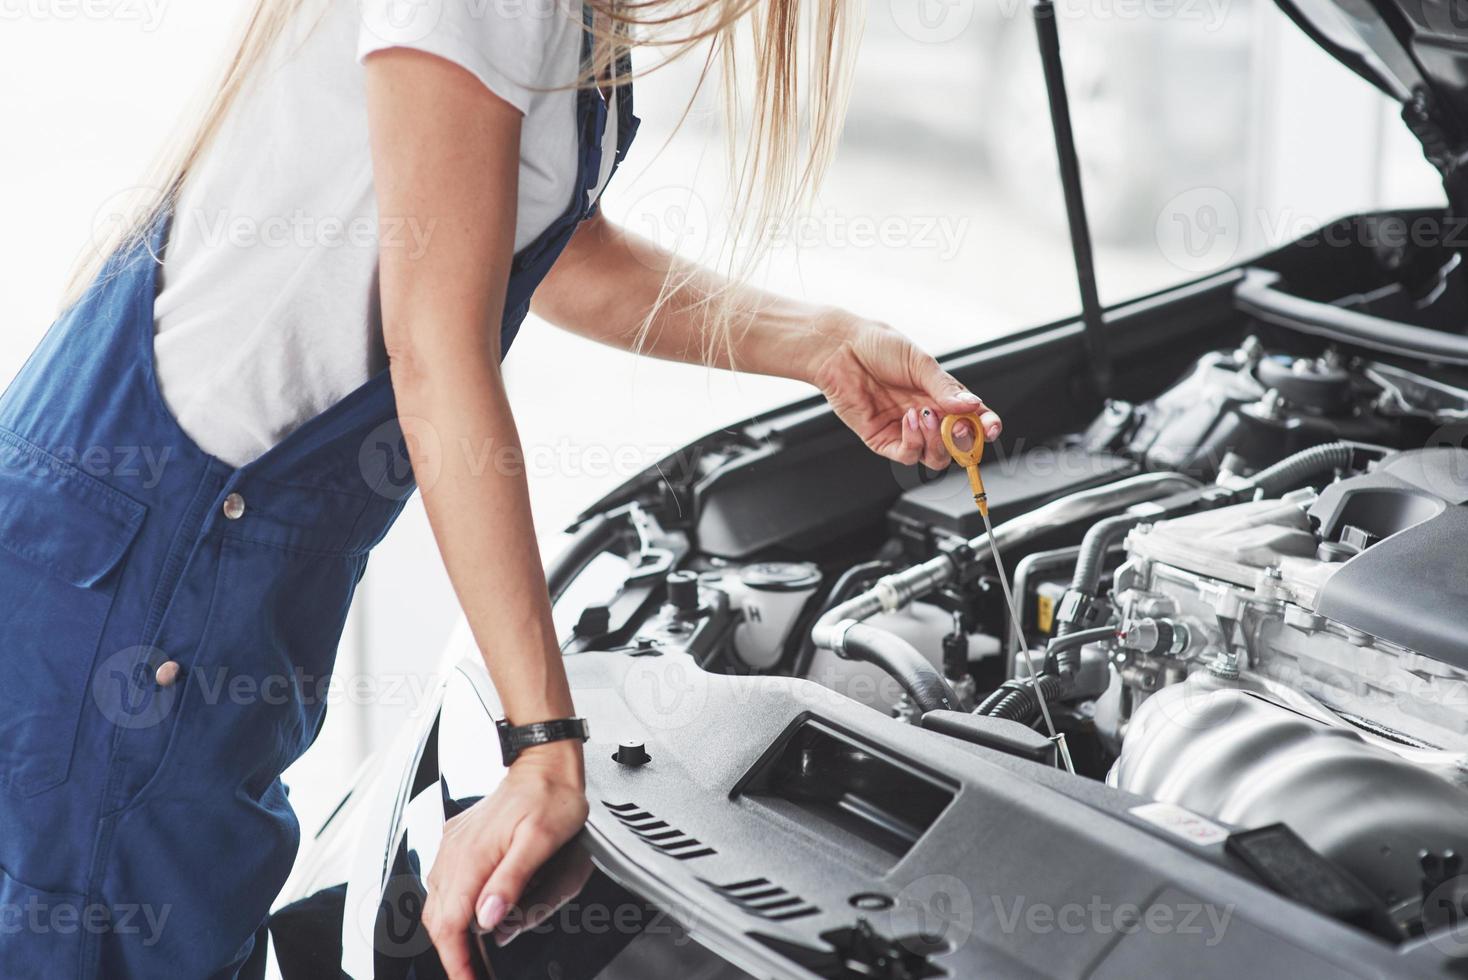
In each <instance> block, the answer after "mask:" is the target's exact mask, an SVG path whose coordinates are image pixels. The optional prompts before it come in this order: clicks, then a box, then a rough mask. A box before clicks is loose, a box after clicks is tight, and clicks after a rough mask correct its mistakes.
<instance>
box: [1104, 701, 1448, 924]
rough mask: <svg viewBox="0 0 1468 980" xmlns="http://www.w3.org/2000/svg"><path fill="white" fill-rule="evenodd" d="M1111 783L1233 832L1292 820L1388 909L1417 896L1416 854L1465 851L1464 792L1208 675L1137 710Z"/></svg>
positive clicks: (1344, 732) (1344, 731)
mask: <svg viewBox="0 0 1468 980" xmlns="http://www.w3.org/2000/svg"><path fill="white" fill-rule="evenodd" d="M1107 781H1108V782H1109V783H1110V784H1111V785H1113V786H1116V787H1118V788H1120V789H1124V790H1127V791H1128V792H1132V793H1138V794H1141V795H1143V796H1150V797H1152V798H1154V799H1157V800H1161V801H1164V802H1168V803H1176V804H1178V805H1179V806H1183V807H1186V808H1187V809H1189V810H1193V811H1195V812H1198V813H1204V814H1208V815H1209V816H1212V817H1215V818H1217V819H1219V820H1222V821H1224V822H1225V823H1229V824H1233V825H1235V826H1239V827H1245V828H1253V827H1261V826H1265V825H1268V824H1272V823H1277V822H1282V823H1285V824H1288V825H1289V826H1290V828H1291V829H1293V830H1294V831H1295V833H1297V834H1299V835H1300V837H1302V838H1303V839H1304V840H1305V841H1306V842H1307V843H1309V844H1310V845H1311V846H1312V847H1313V848H1315V850H1317V851H1319V852H1320V853H1321V854H1324V855H1325V856H1326V857H1329V858H1332V859H1333V860H1335V861H1336V862H1337V863H1338V864H1339V865H1340V866H1341V867H1343V868H1345V869H1346V870H1348V871H1350V872H1352V873H1353V874H1355V875H1356V876H1357V877H1358V878H1360V879H1361V881H1362V882H1363V883H1364V884H1366V885H1367V887H1369V888H1371V889H1372V890H1373V891H1374V892H1375V893H1376V894H1377V895H1378V896H1379V897H1380V898H1381V899H1382V900H1383V901H1384V902H1385V903H1387V904H1388V905H1397V904H1399V903H1404V902H1411V901H1414V900H1416V899H1419V898H1420V897H1421V877H1422V874H1421V871H1420V869H1419V867H1418V863H1417V855H1418V854H1419V853H1421V852H1422V851H1424V850H1425V851H1430V852H1433V853H1437V854H1441V853H1443V851H1444V850H1449V849H1450V850H1454V851H1456V852H1457V853H1460V854H1461V853H1463V852H1464V850H1465V849H1468V821H1465V820H1464V819H1463V814H1464V813H1465V812H1468V792H1465V791H1464V790H1463V789H1461V788H1459V787H1458V786H1455V785H1453V784H1451V783H1449V782H1448V781H1447V780H1445V779H1442V778H1440V777H1439V776H1437V775H1434V774H1433V773H1431V772H1429V771H1428V770H1426V769H1423V768H1420V767H1418V766H1416V765H1414V764H1412V763H1411V762H1408V761H1406V760H1404V759H1403V758H1401V757H1400V756H1398V755H1397V754H1395V753H1394V752H1391V751H1389V750H1387V749H1385V748H1381V747H1379V746H1377V745H1372V744H1369V743H1368V742H1367V741H1366V740H1364V739H1363V738H1362V737H1361V736H1360V735H1358V734H1357V733H1356V732H1354V731H1352V730H1351V729H1349V728H1346V727H1343V726H1335V725H1328V724H1325V723H1323V722H1322V721H1320V720H1318V719H1316V718H1311V717H1308V716H1306V715H1304V714H1301V713H1299V712H1296V711H1293V710H1291V709H1290V708H1288V707H1285V706H1284V705H1282V704H1280V703H1278V702H1276V701H1273V700H1271V699H1269V698H1268V697H1267V696H1264V695H1261V694H1259V693H1257V692H1254V691H1249V690H1243V689H1240V688H1237V687H1230V686H1218V683H1217V682H1213V681H1212V680H1211V679H1210V678H1209V677H1208V675H1207V674H1200V675H1195V677H1194V678H1193V679H1192V680H1190V681H1188V682H1187V683H1184V684H1177V685H1174V686H1172V687H1168V688H1166V689H1164V690H1162V691H1160V692H1158V693H1157V694H1154V695H1153V696H1152V697H1150V698H1148V699H1147V701H1145V702H1144V703H1143V704H1142V706H1141V707H1140V708H1138V709H1137V712H1136V714H1135V715H1134V717H1133V720H1132V724H1131V727H1130V728H1129V729H1128V731H1127V737H1126V742H1125V744H1124V746H1123V748H1122V753H1121V756H1120V758H1119V759H1118V760H1117V761H1116V764H1115V765H1114V766H1113V767H1112V769H1111V773H1110V775H1109V776H1108V779H1107Z"/></svg>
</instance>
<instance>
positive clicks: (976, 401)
mask: <svg viewBox="0 0 1468 980" xmlns="http://www.w3.org/2000/svg"><path fill="white" fill-rule="evenodd" d="M953 400H954V401H958V402H965V403H967V404H969V405H980V404H983V401H984V400H983V399H982V398H980V397H979V396H978V395H976V394H974V393H973V392H972V391H960V392H959V393H958V394H956V395H954V396H953Z"/></svg>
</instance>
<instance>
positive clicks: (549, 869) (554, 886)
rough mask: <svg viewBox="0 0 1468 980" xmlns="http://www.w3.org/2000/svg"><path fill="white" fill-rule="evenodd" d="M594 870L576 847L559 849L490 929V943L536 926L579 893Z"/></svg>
mask: <svg viewBox="0 0 1468 980" xmlns="http://www.w3.org/2000/svg"><path fill="white" fill-rule="evenodd" d="M593 870H595V868H594V867H593V865H592V863H591V856H590V855H589V854H587V853H586V850H585V849H584V848H582V847H580V846H578V845H576V844H569V845H567V846H565V847H562V848H561V849H560V850H559V851H558V852H556V856H555V857H553V858H551V860H550V861H549V862H548V863H547V864H546V865H545V867H543V868H541V869H540V873H539V874H537V875H536V876H535V877H534V878H532V879H531V881H530V884H529V886H527V889H526V891H525V893H524V894H523V895H522V896H521V898H520V901H519V903H518V905H517V907H516V908H515V909H514V910H512V912H511V913H510V915H508V916H507V917H506V918H505V919H504V920H503V921H501V922H500V924H499V925H497V926H495V929H494V941H495V943H496V944H498V945H500V946H504V945H505V944H507V943H509V942H510V941H511V940H512V939H514V938H515V937H516V936H518V935H520V933H522V932H528V931H530V930H532V929H535V928H537V927H538V926H540V924H541V923H543V922H545V921H546V920H547V919H549V918H550V917H551V916H552V915H555V913H556V912H557V911H559V910H560V909H561V907H562V906H564V905H565V904H566V903H567V902H569V901H570V900H571V899H573V898H575V897H576V896H577V895H579V894H581V889H583V888H585V887H586V882H587V881H589V880H590V879H591V873H592V871H593Z"/></svg>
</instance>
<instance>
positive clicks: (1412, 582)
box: [1310, 447, 1468, 668]
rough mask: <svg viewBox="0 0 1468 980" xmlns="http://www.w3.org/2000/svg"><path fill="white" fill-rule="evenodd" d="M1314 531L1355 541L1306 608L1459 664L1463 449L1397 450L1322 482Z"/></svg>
mask: <svg viewBox="0 0 1468 980" xmlns="http://www.w3.org/2000/svg"><path fill="white" fill-rule="evenodd" d="M1310 518H1311V520H1312V521H1314V522H1315V523H1316V524H1318V525H1319V528H1320V534H1321V537H1322V539H1323V540H1325V541H1328V542H1331V543H1335V544H1339V545H1343V546H1344V547H1345V548H1347V549H1351V548H1357V547H1359V548H1360V549H1361V551H1360V553H1359V554H1357V555H1356V556H1355V557H1353V558H1351V559H1349V560H1348V561H1346V562H1345V563H1344V564H1342V565H1341V567H1340V569H1339V571H1337V572H1336V574H1334V575H1332V576H1330V581H1329V582H1328V583H1326V584H1324V585H1323V586H1322V587H1321V590H1320V595H1319V597H1318V598H1317V600H1316V604H1315V612H1317V613H1319V614H1320V615H1322V616H1325V617H1327V618H1328V619H1331V620H1333V621H1335V622H1338V623H1341V624H1343V625H1345V626H1349V627H1352V628H1354V629H1358V630H1361V631H1362V632H1364V633H1369V634H1371V635H1372V636H1376V637H1380V638H1381V639H1383V640H1387V641H1390V642H1392V643H1396V644H1399V645H1401V646H1404V647H1406V648H1408V649H1410V650H1416V651H1417V652H1418V653H1421V654H1425V655H1426V656H1429V657H1432V658H1434V659H1436V660H1441V661H1443V662H1444V663H1449V664H1452V665H1454V666H1456V667H1462V668H1468V630H1465V629H1464V628H1463V610H1464V608H1465V606H1468V547H1464V545H1465V543H1468V450H1463V449H1458V448H1449V447H1439V448H1434V449H1419V450H1415V451H1412V452H1405V453H1398V454H1396V455H1394V456H1391V457H1389V458H1387V459H1385V460H1383V461H1382V462H1381V464H1380V465H1379V466H1378V467H1377V468H1376V469H1375V470H1374V471H1373V472H1371V473H1368V474H1366V475H1365V476H1359V477H1355V478H1353V479H1349V480H1342V481H1340V482H1339V483H1336V484H1334V485H1332V486H1329V487H1326V488H1325V490H1324V491H1322V493H1321V494H1320V499H1319V500H1317V501H1316V502H1315V504H1314V506H1312V507H1311V508H1310Z"/></svg>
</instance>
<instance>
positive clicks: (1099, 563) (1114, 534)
mask: <svg viewBox="0 0 1468 980" xmlns="http://www.w3.org/2000/svg"><path fill="white" fill-rule="evenodd" d="M1142 520H1143V518H1141V517H1138V516H1136V515H1134V514H1116V515H1114V516H1112V517H1107V518H1103V519H1102V520H1099V521H1097V522H1096V523H1095V524H1092V525H1091V527H1090V529H1089V530H1087V531H1086V536H1085V537H1084V538H1082V539H1081V550H1080V553H1079V554H1078V555H1076V570H1075V574H1074V575H1072V576H1071V581H1070V587H1071V590H1072V591H1074V592H1079V593H1080V594H1081V595H1086V596H1094V595H1095V594H1096V590H1097V589H1098V588H1100V586H1101V572H1102V569H1104V568H1105V567H1106V552H1107V550H1108V549H1109V548H1110V547H1111V546H1112V545H1113V544H1115V543H1116V541H1117V540H1118V539H1119V538H1121V537H1122V536H1123V535H1125V534H1126V533H1127V532H1128V531H1130V530H1131V529H1132V528H1134V527H1136V526H1137V525H1138V524H1140V523H1141V522H1142ZM1075 629H1076V624H1075V623H1073V622H1071V623H1061V624H1060V627H1059V629H1057V630H1056V634H1057V635H1058V636H1066V635H1068V634H1070V633H1073V632H1074V631H1075Z"/></svg>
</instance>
